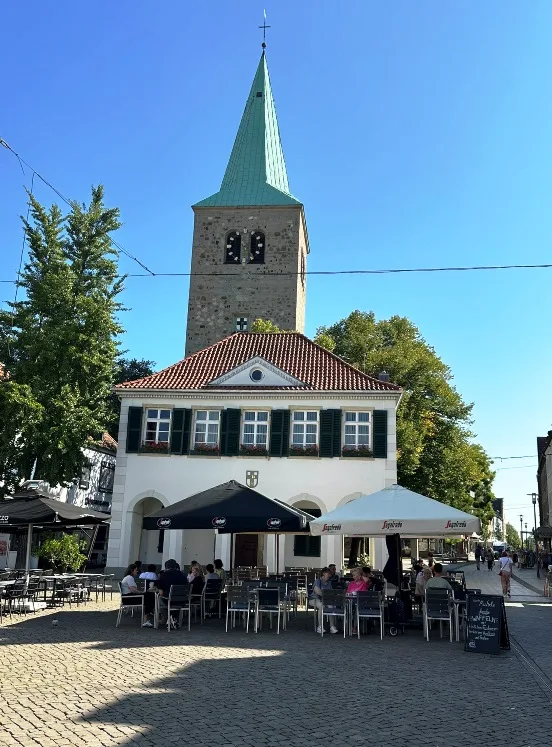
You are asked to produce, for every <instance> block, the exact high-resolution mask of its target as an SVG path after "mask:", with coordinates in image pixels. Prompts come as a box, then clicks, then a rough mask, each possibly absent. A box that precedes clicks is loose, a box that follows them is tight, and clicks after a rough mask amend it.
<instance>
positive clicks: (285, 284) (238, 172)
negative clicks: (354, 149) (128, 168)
mask: <svg viewBox="0 0 552 747" xmlns="http://www.w3.org/2000/svg"><path fill="white" fill-rule="evenodd" d="M192 207H193V211H194V236H193V246H192V266H191V273H192V276H191V278H190V297H189V302H188V323H187V330H186V355H190V354H191V353H194V352H196V351H197V350H201V349H203V348H206V347H207V346H209V345H212V344H213V343H215V342H217V341H218V340H220V339H222V338H223V337H226V336H227V335H229V334H232V333H233V332H240V331H243V332H245V331H247V330H248V329H250V328H251V324H252V323H253V321H254V320H255V319H258V318H262V319H269V320H270V321H272V322H273V323H274V324H276V325H277V326H278V327H280V328H281V329H285V330H296V331H298V332H303V331H304V327H305V296H306V277H305V272H306V261H307V254H308V252H309V244H308V235H307V226H306V222H305V213H304V209H303V205H302V203H301V202H300V201H299V200H297V199H296V198H295V197H293V195H292V194H291V193H290V189H289V184H288V177H287V172H286V164H285V161H284V153H283V150H282V143H281V141H280V132H279V129H278V121H277V119H276V109H275V107H274V99H273V98H272V89H271V87H270V78H269V75H268V67H267V64H266V56H265V53H264V50H263V53H262V55H261V59H260V62H259V65H258V67H257V72H256V73H255V78H254V80H253V85H252V86H251V91H250V92H249V96H248V99H247V103H246V105H245V110H244V113H243V116H242V119H241V122H240V126H239V129H238V134H237V136H236V140H235V142H234V147H233V148H232V153H231V155H230V160H229V161H228V165H227V167H226V172H225V174H224V178H223V180H222V184H221V187H220V190H219V191H218V192H217V193H216V194H214V195H212V196H211V197H207V198H206V199H205V200H202V201H201V202H198V203H197V204H196V205H193V206H192Z"/></svg>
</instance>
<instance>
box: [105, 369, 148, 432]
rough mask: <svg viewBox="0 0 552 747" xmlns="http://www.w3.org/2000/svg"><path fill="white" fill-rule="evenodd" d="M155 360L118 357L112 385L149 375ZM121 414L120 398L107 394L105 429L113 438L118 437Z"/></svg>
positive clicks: (112, 393)
mask: <svg viewBox="0 0 552 747" xmlns="http://www.w3.org/2000/svg"><path fill="white" fill-rule="evenodd" d="M154 368H155V362H154V361H147V360H144V359H142V360H138V359H137V358H118V359H117V360H116V361H115V365H114V366H113V375H112V380H113V385H116V384H122V383H123V382H125V381H135V380H136V379H143V378H144V377H145V376H151V374H152V373H153V372H154ZM120 414H121V400H120V399H119V397H118V396H117V395H116V394H115V393H114V392H111V394H110V395H109V420H108V423H107V431H108V433H109V435H110V436H112V437H113V438H114V439H115V440H117V438H118V437H119V416H120Z"/></svg>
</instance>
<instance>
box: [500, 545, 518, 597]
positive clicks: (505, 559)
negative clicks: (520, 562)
mask: <svg viewBox="0 0 552 747" xmlns="http://www.w3.org/2000/svg"><path fill="white" fill-rule="evenodd" d="M498 567H499V571H498V575H499V576H500V583H501V584H502V596H510V580H511V578H512V569H513V567H514V564H513V563H512V558H511V557H510V556H509V555H508V553H507V552H506V550H504V552H503V553H502V555H501V556H500V558H499V559H498Z"/></svg>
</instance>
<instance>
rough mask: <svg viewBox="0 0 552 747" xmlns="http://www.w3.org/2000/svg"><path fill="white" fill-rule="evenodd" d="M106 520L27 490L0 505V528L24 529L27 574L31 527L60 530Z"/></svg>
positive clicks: (101, 514)
mask: <svg viewBox="0 0 552 747" xmlns="http://www.w3.org/2000/svg"><path fill="white" fill-rule="evenodd" d="M108 519H109V515H108V514H104V513H101V512H100V511H93V510H92V509H90V508H86V507H84V506H74V505H73V504H72V503H64V502H63V501H58V500H57V499H55V498H52V497H51V496H49V495H44V494H43V493H40V492H37V491H35V490H32V491H31V490H29V491H26V492H22V493H16V494H15V495H14V497H13V498H10V499H6V500H5V501H2V502H1V503H0V529H6V528H7V529H10V530H14V529H15V530H17V529H20V528H21V527H26V529H27V555H26V560H25V571H26V573H27V575H29V570H30V565H31V542H32V536H33V526H35V525H39V526H41V527H44V528H51V529H60V528H61V527H64V526H81V525H84V524H102V523H103V522H105V521H106V520H108Z"/></svg>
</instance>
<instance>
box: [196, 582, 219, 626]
mask: <svg viewBox="0 0 552 747" xmlns="http://www.w3.org/2000/svg"><path fill="white" fill-rule="evenodd" d="M217 604H218V616H219V618H220V617H222V581H221V580H220V579H219V580H218V581H217V580H216V579H214V578H210V579H208V580H207V581H206V582H205V586H204V587H203V592H202V594H201V622H203V620H204V619H205V617H206V615H207V614H210V611H209V612H208V611H207V608H209V610H212V609H215V608H216V606H217Z"/></svg>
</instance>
